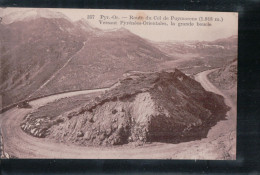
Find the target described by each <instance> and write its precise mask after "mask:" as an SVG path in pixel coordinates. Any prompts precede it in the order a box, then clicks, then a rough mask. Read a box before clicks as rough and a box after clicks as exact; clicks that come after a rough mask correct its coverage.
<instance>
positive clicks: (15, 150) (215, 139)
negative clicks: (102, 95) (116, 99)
mask: <svg viewBox="0 0 260 175" xmlns="http://www.w3.org/2000/svg"><path fill="white" fill-rule="evenodd" d="M212 71H214V70H209V71H205V72H202V73H199V74H197V75H196V80H197V81H199V82H200V83H201V84H202V86H203V87H204V88H205V89H206V90H208V91H212V92H215V93H217V94H220V95H222V96H224V97H225V103H226V104H227V105H228V106H230V107H231V110H230V111H229V112H228V113H227V118H226V120H223V121H220V122H218V123H217V125H215V126H214V127H212V128H211V130H210V131H209V133H208V135H207V138H204V139H201V140H196V141H191V142H185V143H179V144H170V143H152V144H145V145H143V146H137V147H136V146H134V145H124V146H116V147H105V148H104V147H103V148H101V147H84V146H77V145H69V144H64V143H58V142H55V141H53V140H48V139H46V138H36V137H32V136H30V135H28V134H26V133H25V132H23V131H22V130H21V128H20V126H19V125H20V123H21V121H22V119H23V117H24V116H25V115H26V114H27V113H29V112H31V111H32V110H34V109H36V108H38V107H39V106H42V105H45V104H46V103H48V102H51V101H54V100H56V99H59V98H64V97H70V96H74V95H79V94H87V93H92V92H97V91H104V90H106V89H99V90H87V91H78V92H69V93H64V94H59V95H53V96H49V97H45V98H41V99H38V100H35V101H31V102H30V104H31V105H32V109H18V108H12V109H10V110H8V111H6V112H5V113H3V114H1V116H0V126H1V129H2V135H3V142H4V148H5V150H4V151H5V152H7V153H8V154H9V155H11V156H14V157H17V158H58V159H59V158H76V159H209V160H210V159H220V160H221V159H235V158H236V157H235V155H236V106H235V104H234V103H233V102H232V101H231V100H230V99H229V98H228V97H227V96H225V95H224V94H223V93H222V92H221V91H220V90H218V89H217V88H216V87H215V86H214V85H212V84H211V83H210V82H209V80H208V78H207V75H208V74H209V73H210V72H212Z"/></svg>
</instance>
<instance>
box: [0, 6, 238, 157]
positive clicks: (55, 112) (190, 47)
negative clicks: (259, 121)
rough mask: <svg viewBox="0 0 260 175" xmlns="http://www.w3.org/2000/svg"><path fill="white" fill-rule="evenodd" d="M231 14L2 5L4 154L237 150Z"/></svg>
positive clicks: (0, 151) (0, 120) (213, 153)
mask: <svg viewBox="0 0 260 175" xmlns="http://www.w3.org/2000/svg"><path fill="white" fill-rule="evenodd" d="M237 57H238V13H235V12H206V11H204V12H202V11H167V10H161V11H160V10H109V9H63V8H13V7H7V8H0V129H1V130H0V136H1V137H0V156H1V159H165V160H166V159H186V160H187V159H188V160H236V144H237V71H238V70H237V62H238V59H237Z"/></svg>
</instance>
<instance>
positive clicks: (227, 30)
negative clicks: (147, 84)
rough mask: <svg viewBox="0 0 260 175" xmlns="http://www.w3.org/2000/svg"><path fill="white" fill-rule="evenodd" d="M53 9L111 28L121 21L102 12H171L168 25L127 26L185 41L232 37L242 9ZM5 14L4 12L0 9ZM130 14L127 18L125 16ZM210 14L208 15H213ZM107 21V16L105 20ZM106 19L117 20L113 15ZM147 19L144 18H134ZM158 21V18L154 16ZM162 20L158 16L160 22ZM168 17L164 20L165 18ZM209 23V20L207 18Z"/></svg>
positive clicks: (160, 37)
mask: <svg viewBox="0 0 260 175" xmlns="http://www.w3.org/2000/svg"><path fill="white" fill-rule="evenodd" d="M8 10H9V11H18V10H25V11H26V10H29V8H27V9H21V8H19V9H18V8H12V9H11V8H9V9H8ZM49 10H51V11H55V12H60V13H63V14H64V15H66V16H67V17H68V18H69V19H70V20H72V21H77V20H80V19H82V18H85V19H86V20H87V21H88V23H89V24H90V25H92V26H94V27H97V28H100V29H104V30H108V29H116V28H121V27H122V26H121V25H119V24H118V25H109V24H108V25H104V24H100V20H101V15H103V16H109V17H112V16H114V17H115V16H117V17H118V18H120V19H117V21H118V23H119V22H120V21H121V20H123V21H129V20H128V19H129V18H130V16H133V17H139V16H141V17H144V18H145V17H147V16H149V17H151V18H152V19H154V18H156V17H157V19H158V18H159V17H160V16H161V18H163V17H165V16H167V17H169V20H166V21H168V22H167V23H168V24H169V25H168V26H161V25H141V26H140V25H128V26H124V28H126V29H128V30H129V31H131V32H132V33H134V34H137V35H139V36H141V37H144V38H146V39H149V40H152V41H185V40H204V41H213V40H216V39H220V38H226V37H230V36H232V35H237V34H238V13H232V12H198V11H155V10H104V9H61V8H55V9H49ZM0 15H1V13H0ZM88 15H94V16H95V18H94V19H88ZM122 17H126V18H122ZM171 17H174V19H173V20H170V18H171ZM178 17H183V18H197V21H194V22H193V23H194V26H181V27H178V26H177V25H178V24H177V22H181V23H189V22H190V20H182V21H177V20H176V19H177V18H178ZM206 17H209V18H212V19H213V21H210V23H211V24H212V26H199V27H198V26H197V22H200V23H202V22H201V21H198V20H199V19H200V18H203V19H206ZM209 18H208V19H209ZM215 19H220V20H223V21H222V22H219V21H218V22H216V21H215ZM102 21H103V20H102ZM106 21H110V22H111V21H115V20H113V19H110V20H106ZM134 21H139V22H143V21H144V20H142V19H136V20H132V22H134ZM150 21H153V22H155V21H156V20H150ZM159 21H160V20H157V22H159ZM161 21H164V20H161ZM171 22H174V23H175V26H172V25H171ZM203 22H205V23H207V21H203Z"/></svg>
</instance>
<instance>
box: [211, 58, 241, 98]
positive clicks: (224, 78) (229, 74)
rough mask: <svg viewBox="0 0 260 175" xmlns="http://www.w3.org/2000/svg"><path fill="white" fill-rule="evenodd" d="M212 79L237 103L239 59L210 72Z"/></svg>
mask: <svg viewBox="0 0 260 175" xmlns="http://www.w3.org/2000/svg"><path fill="white" fill-rule="evenodd" d="M209 79H210V81H211V82H212V83H213V84H214V85H215V86H217V87H218V88H220V89H222V90H223V91H224V92H226V93H227V94H228V95H229V96H230V97H231V98H232V99H233V101H234V102H235V103H236V100H237V59H234V60H232V61H230V62H229V63H228V64H227V65H225V66H223V67H222V68H220V69H218V70H216V71H214V72H212V73H211V74H209Z"/></svg>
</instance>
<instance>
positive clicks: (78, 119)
mask: <svg viewBox="0 0 260 175" xmlns="http://www.w3.org/2000/svg"><path fill="white" fill-rule="evenodd" d="M227 110H228V107H227V106H226V105H225V103H224V99H223V97H221V96H219V95H216V94H213V93H211V92H207V91H205V90H204V89H203V87H202V86H201V85H200V84H199V83H198V82H196V81H195V80H193V79H191V78H190V77H188V76H186V75H185V74H183V73H182V72H180V71H179V70H177V69H176V70H175V71H174V72H171V73H168V72H159V73H133V74H131V75H129V76H127V77H125V78H124V79H123V80H121V81H120V82H119V83H118V85H117V86H116V87H114V88H112V89H110V90H108V91H106V92H105V93H104V94H103V95H101V96H99V97H96V98H95V99H93V100H92V101H89V102H86V104H84V106H82V107H80V108H78V109H74V110H72V111H69V112H67V113H64V114H62V115H60V116H57V117H56V118H55V119H53V120H51V121H50V120H47V119H46V117H45V118H37V121H36V120H35V118H30V116H27V117H26V118H25V120H24V122H23V123H22V124H21V126H22V128H23V129H24V130H25V131H26V132H28V133H30V134H32V135H34V136H37V137H49V138H53V139H56V140H59V141H62V142H73V143H78V144H83V145H121V144H127V143H129V142H137V143H144V142H154V141H161V142H172V143H178V142H183V141H189V140H195V139H200V138H203V137H206V135H207V132H208V130H209V129H210V128H211V127H212V126H213V125H215V124H216V122H217V121H219V120H221V119H223V118H224V117H225V113H226V112H227ZM44 122H45V123H44ZM36 123H38V124H36ZM36 125H37V126H38V127H37V126H36ZM32 130H33V132H32Z"/></svg>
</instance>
